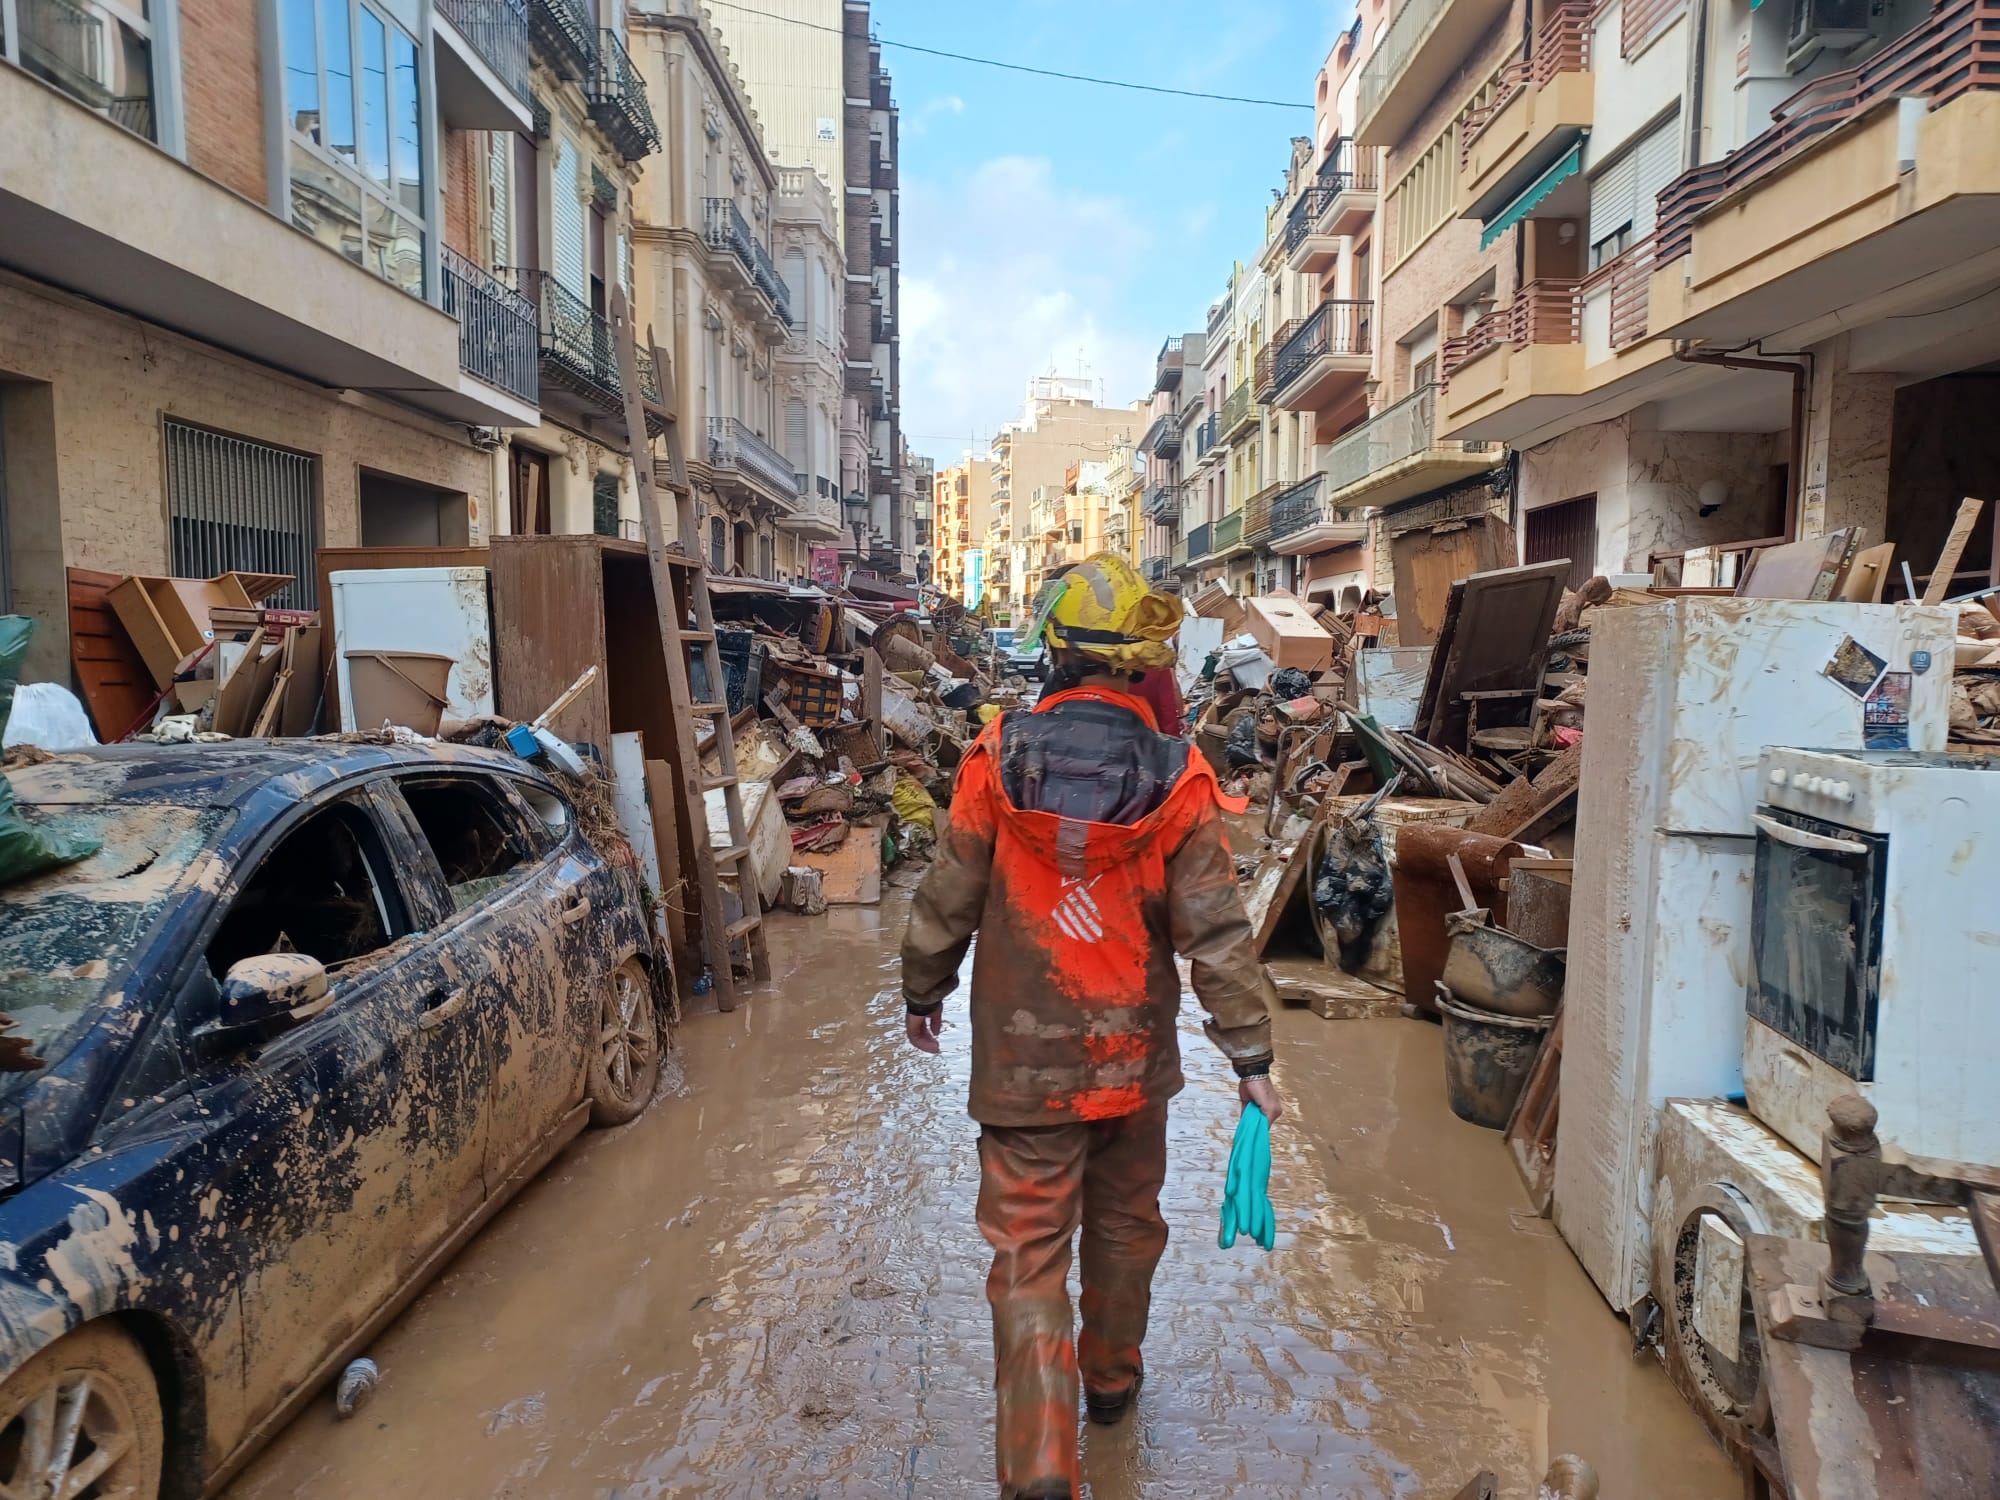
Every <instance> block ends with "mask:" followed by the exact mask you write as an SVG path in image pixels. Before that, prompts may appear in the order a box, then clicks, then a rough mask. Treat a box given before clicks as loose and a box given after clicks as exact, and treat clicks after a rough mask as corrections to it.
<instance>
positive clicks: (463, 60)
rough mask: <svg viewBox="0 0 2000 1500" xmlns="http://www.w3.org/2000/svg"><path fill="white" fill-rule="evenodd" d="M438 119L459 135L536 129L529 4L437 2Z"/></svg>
mask: <svg viewBox="0 0 2000 1500" xmlns="http://www.w3.org/2000/svg"><path fill="white" fill-rule="evenodd" d="M433 14H434V15H435V17H436V18H437V20H438V21H439V22H442V23H443V24H441V25H436V26H434V27H433V28H432V29H433V31H434V32H435V34H436V36H437V38H438V42H439V46H438V47H437V48H436V49H435V50H436V53H437V101H438V116H439V118H440V119H442V120H444V121H445V122H446V123H447V124H450V125H454V126H457V127H458V128H459V129H461V130H513V131H521V132H523V133H525V132H527V131H530V130H532V129H533V128H534V117H533V115H532V113H531V112H530V107H529V104H530V100H529V92H528V52H529V45H530V44H529V36H528V0H437V4H436V6H435V7H434V8H433Z"/></svg>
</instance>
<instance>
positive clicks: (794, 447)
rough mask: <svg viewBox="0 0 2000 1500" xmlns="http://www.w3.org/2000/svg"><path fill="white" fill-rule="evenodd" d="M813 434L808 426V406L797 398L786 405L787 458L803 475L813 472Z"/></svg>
mask: <svg viewBox="0 0 2000 1500" xmlns="http://www.w3.org/2000/svg"><path fill="white" fill-rule="evenodd" d="M811 443H812V433H811V430H810V429H809V428H808V427H807V426H806V404H805V402H803V401H801V400H800V399H799V398H798V397H797V396H794V397H792V398H791V400H789V401H787V402H786V403H785V457H786V458H788V459H790V460H791V461H792V467H793V468H795V469H797V470H798V471H799V472H800V473H801V474H809V473H811V472H812V449H811Z"/></svg>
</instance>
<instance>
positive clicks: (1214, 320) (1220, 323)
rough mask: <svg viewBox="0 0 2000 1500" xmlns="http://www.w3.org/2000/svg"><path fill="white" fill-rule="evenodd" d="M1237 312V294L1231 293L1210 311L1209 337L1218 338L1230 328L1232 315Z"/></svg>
mask: <svg viewBox="0 0 2000 1500" xmlns="http://www.w3.org/2000/svg"><path fill="white" fill-rule="evenodd" d="M1235 311H1236V293H1235V292H1234V291H1231V292H1229V293H1227V294H1226V295H1225V296H1224V297H1223V299H1222V300H1221V301H1220V302H1218V303H1216V304H1215V306H1213V307H1211V308H1210V309H1209V310H1208V336H1209V337H1210V338H1214V337H1216V335H1218V334H1219V333H1221V332H1222V330H1223V329H1225V328H1227V327H1228V326H1229V319H1230V315H1231V314H1232V313H1234V312H1235Z"/></svg>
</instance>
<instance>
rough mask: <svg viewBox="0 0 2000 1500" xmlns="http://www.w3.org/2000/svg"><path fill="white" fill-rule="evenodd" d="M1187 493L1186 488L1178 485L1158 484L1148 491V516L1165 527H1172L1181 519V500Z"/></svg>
mask: <svg viewBox="0 0 2000 1500" xmlns="http://www.w3.org/2000/svg"><path fill="white" fill-rule="evenodd" d="M1186 493H1187V490H1186V487H1185V486H1183V485H1178V484H1156V485H1154V486H1153V487H1152V488H1151V489H1150V490H1148V491H1146V516H1147V518H1148V519H1150V520H1154V521H1158V522H1160V523H1161V524H1163V525H1171V524H1173V523H1174V522H1176V521H1178V520H1179V519H1180V518H1181V500H1182V499H1183V498H1184V497H1185V495H1186Z"/></svg>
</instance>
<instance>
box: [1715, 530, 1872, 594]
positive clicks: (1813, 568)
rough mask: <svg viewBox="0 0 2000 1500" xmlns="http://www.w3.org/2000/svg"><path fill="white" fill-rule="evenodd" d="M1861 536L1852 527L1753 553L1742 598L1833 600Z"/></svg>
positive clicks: (1739, 585) (1741, 582)
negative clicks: (1857, 540) (1856, 541)
mask: <svg viewBox="0 0 2000 1500" xmlns="http://www.w3.org/2000/svg"><path fill="white" fill-rule="evenodd" d="M1857 536H1858V533H1857V532H1856V531H1855V529H1854V528H1853V527H1851V526H1846V527H1842V528H1841V529H1840V530H1838V531H1830V532H1828V533H1827V534H1826V535H1825V536H1815V537H1807V538H1806V539H1805V540H1804V541H1798V542H1782V543H1780V544H1779V545H1778V546H1775V547H1762V548H1759V549H1758V550H1757V551H1755V552H1753V553H1751V554H1750V562H1749V565H1748V566H1747V567H1745V568H1744V570H1743V577H1742V578H1741V579H1739V580H1738V581H1737V584H1736V597H1737V598H1739V599H1831V598H1833V597H1834V595H1835V593H1836V591H1837V590H1838V588H1839V585H1840V580H1841V579H1842V578H1844V577H1845V576H1846V574H1847V569H1848V564H1849V562H1850V561H1851V559H1852V558H1853V556H1854V543H1855V540H1856V538H1857Z"/></svg>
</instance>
